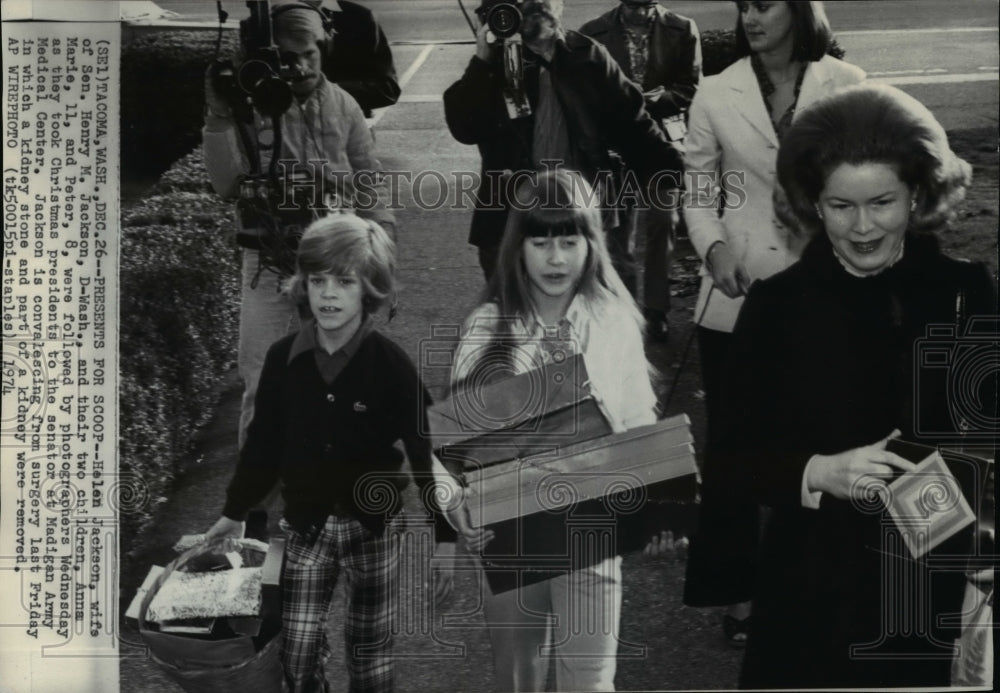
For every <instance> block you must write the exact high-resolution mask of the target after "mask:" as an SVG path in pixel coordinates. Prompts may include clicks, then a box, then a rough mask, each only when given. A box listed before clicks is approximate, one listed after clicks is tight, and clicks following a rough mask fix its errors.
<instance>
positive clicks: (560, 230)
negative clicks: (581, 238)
mask: <svg viewBox="0 0 1000 693" xmlns="http://www.w3.org/2000/svg"><path fill="white" fill-rule="evenodd" d="M521 229H522V231H523V232H524V235H525V236H526V237H531V238H540V237H541V238H546V237H548V236H575V235H577V234H580V233H581V231H580V226H579V223H578V222H577V218H576V215H575V214H573V210H569V209H567V210H547V211H545V212H542V213H539V211H538V210H534V211H533V212H532V213H529V214H528V215H527V216H526V217H525V219H524V223H523V224H522V225H521Z"/></svg>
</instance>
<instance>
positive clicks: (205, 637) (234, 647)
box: [126, 539, 284, 673]
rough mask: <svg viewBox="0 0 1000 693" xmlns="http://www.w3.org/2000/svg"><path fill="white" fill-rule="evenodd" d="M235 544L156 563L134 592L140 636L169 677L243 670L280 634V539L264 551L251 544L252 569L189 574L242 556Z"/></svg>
mask: <svg viewBox="0 0 1000 693" xmlns="http://www.w3.org/2000/svg"><path fill="white" fill-rule="evenodd" d="M240 541H242V540H231V539H229V540H215V541H212V542H208V543H204V544H200V545H197V546H194V547H192V548H190V549H188V550H186V551H185V552H184V553H183V554H181V555H180V556H178V557H177V558H176V559H175V560H174V561H172V562H171V563H170V564H169V565H168V566H167V567H166V568H165V569H161V568H158V567H156V566H154V567H153V569H152V570H151V571H150V575H149V576H147V579H146V582H144V583H143V588H141V589H140V594H139V595H137V600H138V601H139V606H138V608H137V618H138V624H139V634H140V636H141V637H142V639H143V641H144V642H145V643H146V644H147V645H148V646H149V648H150V650H151V652H152V654H153V655H154V657H155V658H156V660H157V661H158V662H159V663H161V666H163V667H164V668H165V669H167V670H168V673H170V672H172V671H174V670H177V671H196V670H197V671H203V670H208V669H218V670H222V669H227V668H231V667H236V666H240V665H242V664H243V663H244V662H247V661H248V660H251V659H253V658H255V657H256V655H257V654H258V652H260V651H262V649H263V648H264V647H266V646H267V645H268V644H269V643H270V641H271V640H272V639H273V638H274V636H275V635H276V634H277V633H278V631H279V630H280V628H281V593H280V587H279V581H280V576H281V563H282V561H283V558H284V540H283V539H273V540H272V541H271V543H270V545H269V546H267V551H266V554H264V553H263V552H260V551H259V549H258V548H257V546H254V547H251V548H252V550H253V551H257V552H259V553H261V554H262V556H261V557H260V558H259V560H256V561H254V563H256V567H239V568H230V569H228V570H225V569H222V570H209V571H203V572H187V569H188V568H190V567H191V566H193V565H195V566H205V565H212V566H214V565H215V564H216V563H218V562H219V560H221V558H222V557H226V556H227V555H232V554H233V553H234V552H236V553H237V554H239V552H241V551H242V552H246V550H247V547H241V546H240ZM255 543H256V544H257V545H260V542H255ZM128 615H129V614H128V613H126V616H128ZM206 624H210V625H208V627H209V630H208V632H207V633H205V632H204V631H203V627H205V626H206ZM195 625H197V626H198V628H195V627H194V626H195ZM278 670H279V672H280V667H279V668H278Z"/></svg>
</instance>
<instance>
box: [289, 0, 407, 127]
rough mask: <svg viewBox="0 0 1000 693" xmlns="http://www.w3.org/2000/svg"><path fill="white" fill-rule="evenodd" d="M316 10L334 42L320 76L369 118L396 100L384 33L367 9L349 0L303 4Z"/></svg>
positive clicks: (315, 0) (393, 68)
mask: <svg viewBox="0 0 1000 693" xmlns="http://www.w3.org/2000/svg"><path fill="white" fill-rule="evenodd" d="M305 2H307V3H308V4H310V5H312V6H314V7H317V8H319V10H320V12H322V13H323V16H324V18H325V19H326V23H327V25H328V26H329V27H330V29H331V31H330V32H328V33H330V34H331V35H333V36H335V37H336V39H335V40H333V41H331V42H329V43H328V44H327V46H326V51H325V52H324V54H323V74H325V75H326V76H327V78H328V79H330V80H331V81H333V82H335V83H336V84H337V85H338V86H340V87H341V88H343V89H344V91H346V92H347V93H348V94H350V95H351V96H353V97H354V99H355V100H356V101H357V102H358V105H359V106H361V110H362V111H364V113H365V117H366V118H370V117H371V115H372V109H373V108H383V107H385V106H391V105H393V104H394V103H396V101H398V100H399V93H400V87H399V82H398V81H397V79H396V66H395V64H394V63H393V60H392V50H391V49H390V48H389V41H388V40H387V39H386V37H385V32H383V31H382V27H381V26H380V25H379V23H378V21H377V20H376V19H375V15H374V14H373V13H372V11H371V10H369V9H368V8H367V7H365V6H363V5H359V4H358V3H356V2H350V1H349V0H305Z"/></svg>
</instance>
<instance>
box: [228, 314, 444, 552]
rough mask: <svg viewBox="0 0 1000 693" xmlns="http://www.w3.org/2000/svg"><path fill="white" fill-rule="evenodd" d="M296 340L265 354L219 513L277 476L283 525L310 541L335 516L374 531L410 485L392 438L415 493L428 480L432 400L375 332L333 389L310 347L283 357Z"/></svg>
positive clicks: (240, 507) (401, 355)
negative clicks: (248, 421)
mask: <svg viewBox="0 0 1000 693" xmlns="http://www.w3.org/2000/svg"><path fill="white" fill-rule="evenodd" d="M295 337H296V335H295V334H292V335H288V336H286V337H284V338H283V339H281V340H279V341H278V342H276V343H275V344H273V345H272V346H271V348H270V349H269V350H268V353H267V357H266V358H265V360H264V367H263V370H262V371H261V378H260V384H259V386H258V388H257V396H256V400H255V403H254V418H253V421H252V422H251V424H250V428H249V430H248V432H247V441H246V443H245V444H244V446H243V449H242V450H241V451H240V459H239V464H238V465H237V468H236V474H235V475H234V477H233V480H232V482H230V484H229V488H228V491H227V497H226V504H225V508H224V509H223V515H225V516H226V517H228V518H231V519H234V520H243V519H244V518H245V517H246V514H247V512H248V511H249V510H250V509H251V508H253V507H254V506H255V505H256V504H257V503H259V502H260V501H261V500H262V499H263V498H264V497H265V496H267V494H268V493H269V492H270V491H271V489H272V488H273V487H274V485H275V484H276V483H277V482H278V481H279V479H280V480H281V482H282V496H283V497H284V500H285V519H286V520H287V521H288V522H289V523H290V524H291V525H292V527H294V528H295V529H296V530H297V531H299V532H301V533H303V534H306V535H307V536H308V535H312V534H314V533H315V532H317V531H318V529H319V528H320V527H321V526H322V524H323V523H324V522H325V520H326V517H327V516H328V515H331V514H334V515H339V516H344V515H349V516H353V517H355V518H357V519H358V520H359V521H360V522H361V523H362V524H364V525H365V526H366V527H367V528H369V529H370V530H372V531H373V532H375V533H376V534H381V533H382V532H383V531H384V530H385V528H386V525H387V522H388V520H389V519H391V517H392V516H394V515H395V514H396V513H397V512H398V511H399V509H400V506H401V504H402V494H401V492H402V490H403V489H404V488H405V487H406V486H407V485H408V484H409V480H410V475H409V474H407V473H406V472H405V471H404V470H403V469H401V465H402V462H403V454H402V453H401V452H400V451H399V450H398V449H397V448H395V447H394V443H396V441H402V443H403V447H404V449H405V450H406V455H407V457H408V458H409V460H410V466H411V468H412V471H413V477H414V478H415V479H416V481H417V484H418V485H419V486H420V488H421V491H423V489H424V487H426V486H427V484H428V483H429V482H430V481H431V478H432V477H431V445H430V440H429V438H428V436H427V435H426V431H427V415H426V412H427V410H426V407H427V406H429V405H430V404H431V398H430V395H429V394H428V393H427V391H426V389H425V388H424V386H423V384H422V383H421V381H420V377H419V375H418V374H417V371H416V368H414V366H413V363H412V362H411V361H410V358H409V357H408V356H407V355H406V353H405V352H404V351H403V350H402V349H401V348H400V347H399V346H397V345H396V344H394V343H393V342H392V341H391V340H389V339H388V338H387V337H384V336H383V335H381V334H379V333H378V332H377V331H374V330H373V331H371V332H370V333H369V334H368V335H367V336H366V337H365V338H364V339H363V340H362V342H361V344H360V345H359V347H358V351H357V353H356V354H354V356H353V357H352V358H351V360H350V361H349V362H348V363H347V365H346V366H345V367H344V369H343V371H341V372H340V374H339V375H337V377H336V378H335V379H334V381H333V383H332V384H331V385H327V384H326V383H325V382H324V381H323V378H322V377H321V375H320V373H319V369H318V367H317V365H316V359H315V355H314V353H313V351H312V350H307V351H304V352H301V353H298V354H297V355H295V356H294V357H291V358H289V357H290V354H291V349H292V345H293V343H294V342H295ZM421 496H422V497H426V494H424V493H421ZM435 510H436V508H435ZM435 518H436V522H435V524H436V530H437V539H438V540H439V541H449V540H451V541H453V540H454V536H455V533H454V530H452V529H451V528H450V527H449V526H448V525H447V523H446V522H443V518H442V517H441V515H440V514H439V513H435Z"/></svg>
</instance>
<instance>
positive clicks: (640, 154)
mask: <svg viewBox="0 0 1000 693" xmlns="http://www.w3.org/2000/svg"><path fill="white" fill-rule="evenodd" d="M485 4H489V3H485ZM493 4H496V3H493ZM562 9H563V3H562V0H542V1H532V0H529V1H528V2H525V3H523V5H521V10H522V14H523V18H522V21H521V24H520V36H521V39H522V40H523V45H524V47H525V51H524V60H523V79H522V80H520V82H521V85H518V86H522V87H523V88H522V91H523V93H524V96H525V97H526V99H525V100H526V102H527V104H525V105H526V106H527V107H526V108H520V107H518V106H519V104H518V102H517V101H516V99H514V100H512V99H511V93H512V89H511V88H510V80H509V79H508V77H507V76H506V74H505V73H506V72H507V70H505V67H504V61H503V60H502V59H501V58H500V55H499V53H500V52H501V51H500V50H499V45H498V46H491V45H490V44H489V42H488V39H487V31H488V23H484V22H483V21H482V20H480V22H481V25H480V27H479V28H478V31H477V34H476V55H475V56H474V57H473V58H472V60H471V61H470V62H469V65H468V67H467V68H466V71H465V74H464V75H463V76H462V78H461V79H460V80H458V81H457V82H456V83H454V84H453V85H451V86H450V87H449V88H448V89H447V90H446V91H445V93H444V106H445V117H446V119H447V122H448V127H449V129H450V130H451V133H452V135H453V136H454V137H455V139H457V140H458V141H459V142H462V143H464V144H475V145H478V147H479V152H480V156H481V157H482V178H481V182H480V187H479V190H478V192H477V199H476V210H475V212H474V213H473V217H472V228H471V230H470V233H469V242H470V243H471V244H472V245H475V246H477V248H478V249H479V263H480V266H481V267H482V269H483V273H484V274H485V275H486V278H487V281H488V280H489V278H490V277H491V276H492V275H493V272H494V269H495V266H496V256H497V250H498V248H499V244H500V239H501V237H502V236H503V230H504V225H505V223H506V219H507V208H508V207H509V200H508V199H507V197H508V196H507V195H504V194H503V192H504V191H503V190H501V189H500V188H503V187H504V179H505V178H506V177H505V176H501V175H500V172H503V171H510V172H523V171H532V170H539V169H545V168H551V167H552V166H553V162H558V166H559V167H563V168H567V169H572V170H577V171H580V172H581V173H582V174H583V176H584V178H586V179H587V180H588V182H591V183H592V184H593V185H594V187H595V188H597V189H598V190H599V194H600V195H601V198H600V199H601V200H602V203H603V204H602V207H603V208H604V215H603V216H604V219H603V222H604V230H605V232H606V233H607V234H608V235H609V236H610V235H611V234H612V233H613V230H614V229H615V228H616V227H617V226H618V225H619V224H620V221H619V218H618V217H619V215H618V214H617V211H616V210H615V209H614V206H613V204H612V203H613V202H614V198H615V195H616V193H615V191H614V190H613V189H612V187H613V186H610V185H609V184H608V182H609V181H610V180H611V176H610V175H609V174H610V173H611V170H612V163H611V159H610V156H609V153H608V152H609V150H614V151H617V152H619V153H621V154H622V156H623V157H624V158H625V161H626V162H627V164H628V165H629V167H630V168H631V169H632V170H633V171H635V172H636V174H637V175H638V181H639V182H640V183H641V186H640V187H641V188H642V189H641V191H639V192H641V193H642V194H643V197H645V198H646V200H645V201H646V202H647V203H654V204H652V205H651V206H653V207H656V208H657V211H659V212H661V213H663V214H668V213H671V212H670V211H668V210H667V209H666V207H667V206H669V205H670V203H671V202H672V200H671V195H670V192H671V191H672V190H673V189H674V188H676V187H677V185H678V184H679V176H680V172H681V171H682V166H683V164H682V161H681V157H680V155H679V154H678V152H677V151H676V150H675V149H674V148H673V147H671V146H670V143H669V142H668V141H667V139H666V137H665V135H664V134H663V133H662V131H661V129H660V127H659V125H657V124H656V122H655V121H654V120H653V118H652V117H651V116H650V115H649V113H648V112H647V111H646V109H645V106H644V103H643V95H642V93H641V92H640V91H639V89H638V88H637V87H636V86H635V85H634V84H633V83H632V82H631V81H630V80H629V79H628V78H627V77H626V76H625V74H624V73H623V72H622V71H621V69H620V68H619V67H618V65H617V64H616V63H615V61H614V59H612V58H611V56H610V55H609V54H608V52H607V50H606V49H605V48H604V47H603V46H601V45H599V44H598V43H596V42H595V41H593V40H592V39H590V38H588V37H586V36H583V35H582V34H579V33H577V32H575V31H564V30H563V28H562V26H561V24H560V19H561V16H562ZM479 14H482V12H480V13H479ZM510 40H511V39H507V41H510ZM515 40H516V39H515ZM498 44H499V42H498ZM504 53H505V55H506V51H504ZM513 91H514V92H516V91H517V90H516V89H515V90H513ZM515 96H516V94H515ZM516 176H517V174H516V173H515V174H514V176H512V177H511V178H514V177H516ZM612 259H613V260H614V261H615V265H616V269H617V270H618V271H619V273H621V272H622V271H623V269H624V267H623V266H622V265H620V264H619V260H620V259H621V258H620V257H616V256H615V255H614V254H613V255H612Z"/></svg>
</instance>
